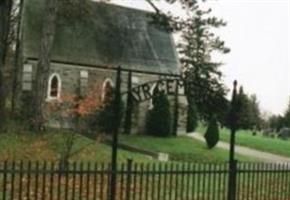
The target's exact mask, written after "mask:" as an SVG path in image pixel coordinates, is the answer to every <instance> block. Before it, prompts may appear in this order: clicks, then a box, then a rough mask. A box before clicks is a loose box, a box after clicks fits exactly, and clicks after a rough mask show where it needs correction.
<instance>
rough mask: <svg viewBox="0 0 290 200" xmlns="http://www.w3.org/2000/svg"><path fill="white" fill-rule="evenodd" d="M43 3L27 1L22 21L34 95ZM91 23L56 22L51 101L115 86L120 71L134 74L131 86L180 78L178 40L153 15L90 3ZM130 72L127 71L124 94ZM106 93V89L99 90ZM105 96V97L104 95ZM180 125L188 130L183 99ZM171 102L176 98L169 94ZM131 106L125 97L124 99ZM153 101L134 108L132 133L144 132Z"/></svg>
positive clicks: (25, 83)
mask: <svg viewBox="0 0 290 200" xmlns="http://www.w3.org/2000/svg"><path fill="white" fill-rule="evenodd" d="M43 4H44V1H43V0H24V7H23V11H22V12H23V13H22V21H21V45H20V46H21V51H20V53H21V56H20V58H21V62H22V63H23V71H22V75H21V76H22V89H21V90H22V93H23V92H31V90H32V84H33V81H34V78H35V71H36V64H37V59H38V52H39V46H40V45H39V44H40V37H41V28H42V19H43V10H44V5H43ZM91 4H92V6H93V16H92V19H90V20H88V21H87V22H85V23H83V22H81V21H80V22H79V23H78V22H77V23H76V22H74V23H73V24H72V22H71V21H70V20H67V21H66V19H62V20H61V21H62V22H61V23H60V24H57V27H56V34H55V39H54V44H53V50H52V57H51V71H50V76H49V80H48V88H44V89H45V90H46V91H47V102H48V103H49V101H51V100H55V99H59V98H60V97H61V95H62V94H63V93H76V92H77V93H80V94H86V93H87V92H88V91H87V90H88V89H89V86H90V85H92V84H98V85H102V86H104V87H105V86H106V85H108V84H109V85H111V86H112V87H114V84H115V80H116V68H117V66H121V67H122V69H126V70H133V71H132V72H133V73H132V84H133V86H134V85H139V84H142V83H145V82H148V81H152V80H157V79H159V78H160V77H161V76H162V75H160V74H165V75H166V74H174V75H179V73H180V64H179V61H178V56H177V52H176V49H175V44H174V41H173V37H172V35H171V34H170V33H168V32H165V31H164V30H161V29H160V28H158V27H157V26H156V25H154V24H153V23H152V19H151V17H150V16H149V13H148V12H145V11H141V10H136V9H131V8H126V7H121V6H117V5H113V4H108V3H100V2H98V3H97V2H91ZM127 77H128V71H127V72H123V73H122V86H121V89H122V91H125V90H126V88H127V80H128V78H127ZM100 92H102V91H100ZM100 95H101V96H102V94H100ZM179 98H180V101H179V104H180V105H179V119H178V123H179V127H180V128H183V129H184V127H185V118H186V101H185V97H179ZM169 99H172V97H170V96H169ZM123 100H124V101H125V102H126V96H124V97H123ZM149 104H150V101H146V102H142V103H140V104H139V105H138V107H137V108H135V109H134V113H133V117H132V121H133V122H132V124H133V126H132V128H133V130H132V133H142V132H144V125H145V121H146V120H145V118H146V111H147V109H148V107H149Z"/></svg>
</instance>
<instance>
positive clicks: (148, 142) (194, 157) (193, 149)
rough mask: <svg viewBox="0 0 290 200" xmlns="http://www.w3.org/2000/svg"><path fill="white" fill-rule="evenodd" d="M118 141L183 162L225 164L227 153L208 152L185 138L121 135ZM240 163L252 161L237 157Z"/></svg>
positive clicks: (215, 150)
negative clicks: (162, 153) (165, 154)
mask: <svg viewBox="0 0 290 200" xmlns="http://www.w3.org/2000/svg"><path fill="white" fill-rule="evenodd" d="M120 141H121V142H122V143H125V144H130V145H133V146H135V147H139V148H142V149H145V150H151V151H154V152H164V153H168V154H169V155H170V159H173V160H175V161H185V162H226V161H227V160H228V151H226V150H223V149H218V148H213V149H211V150H209V149H208V148H206V146H205V144H204V143H202V142H200V141H197V140H195V139H192V138H188V137H185V136H181V137H177V138H158V137H152V136H143V135H121V136H120ZM237 158H238V159H239V160H241V161H253V160H252V159H250V158H248V157H245V156H240V155H238V156H237Z"/></svg>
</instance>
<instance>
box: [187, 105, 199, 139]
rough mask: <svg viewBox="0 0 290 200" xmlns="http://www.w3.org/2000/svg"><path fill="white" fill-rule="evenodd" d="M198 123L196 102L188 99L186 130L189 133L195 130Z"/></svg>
mask: <svg viewBox="0 0 290 200" xmlns="http://www.w3.org/2000/svg"><path fill="white" fill-rule="evenodd" d="M197 123H198V117H197V108H196V104H195V103H194V102H193V101H192V100H189V104H188V110H187V121H186V132H187V133H190V132H193V131H195V129H196V127H197Z"/></svg>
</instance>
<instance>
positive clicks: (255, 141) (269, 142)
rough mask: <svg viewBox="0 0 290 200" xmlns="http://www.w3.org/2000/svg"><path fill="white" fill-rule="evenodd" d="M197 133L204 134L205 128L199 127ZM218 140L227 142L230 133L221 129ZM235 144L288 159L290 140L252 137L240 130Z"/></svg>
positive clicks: (245, 131) (249, 132)
mask: <svg viewBox="0 0 290 200" xmlns="http://www.w3.org/2000/svg"><path fill="white" fill-rule="evenodd" d="M197 132H200V133H202V134H203V133H204V132H205V127H203V126H199V127H198V129H197ZM220 139H221V140H222V141H226V142H229V140H230V131H229V130H228V129H225V128H223V129H221V130H220ZM236 144H238V145H241V146H246V147H250V148H254V149H257V150H261V151H265V152H270V153H274V154H279V155H283V156H288V157H290V140H288V141H287V140H281V139H279V138H268V137H264V136H262V135H260V134H259V135H256V136H253V135H252V132H251V131H248V130H240V131H238V132H237V133H236Z"/></svg>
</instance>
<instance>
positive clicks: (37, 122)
mask: <svg viewBox="0 0 290 200" xmlns="http://www.w3.org/2000/svg"><path fill="white" fill-rule="evenodd" d="M57 2H58V0H45V11H44V18H43V27H42V37H41V43H40V50H39V57H38V63H37V69H36V78H35V83H34V94H33V103H34V104H33V108H34V116H33V119H32V124H31V125H32V128H33V130H34V131H35V132H39V131H41V130H43V127H44V123H45V116H44V105H45V98H46V91H47V83H48V76H49V71H50V58H51V49H52V46H53V40H54V34H55V27H56V17H57Z"/></svg>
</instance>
